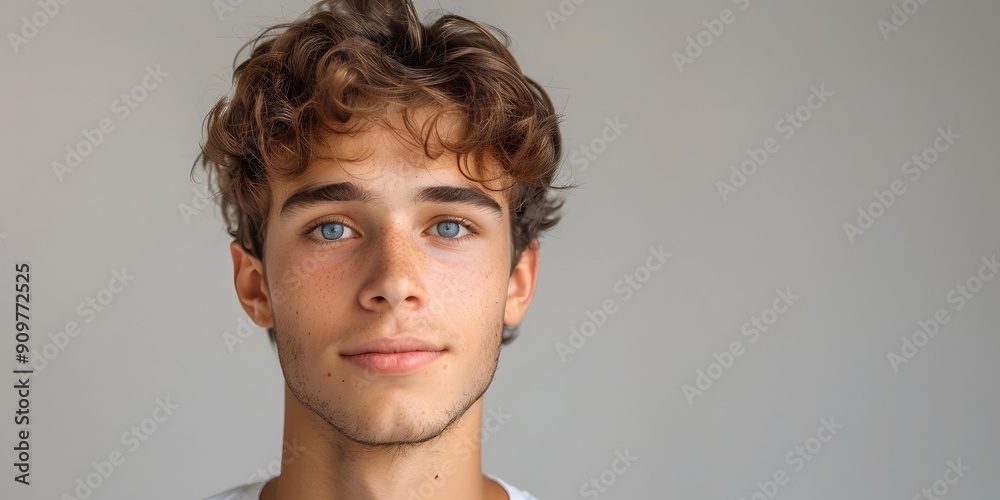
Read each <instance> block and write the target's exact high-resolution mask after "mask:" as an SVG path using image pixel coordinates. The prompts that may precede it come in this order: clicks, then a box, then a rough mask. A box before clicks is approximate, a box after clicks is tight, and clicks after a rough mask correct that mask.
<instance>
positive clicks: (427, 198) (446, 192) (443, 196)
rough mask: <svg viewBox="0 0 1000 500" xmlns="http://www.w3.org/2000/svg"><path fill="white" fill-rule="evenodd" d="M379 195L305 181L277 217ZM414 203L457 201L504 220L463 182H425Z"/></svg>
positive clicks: (356, 187) (484, 196)
mask: <svg viewBox="0 0 1000 500" xmlns="http://www.w3.org/2000/svg"><path fill="white" fill-rule="evenodd" d="M381 200H382V198H381V197H380V196H378V195H377V194H375V193H373V192H371V191H369V190H367V189H365V188H364V187H362V186H359V185H357V184H354V183H353V182H338V183H334V184H321V185H317V184H308V185H306V186H304V187H302V188H301V189H299V190H298V191H296V192H295V193H293V194H292V195H291V196H289V197H288V199H287V200H285V202H284V203H283V204H282V205H281V210H280V211H279V212H278V217H279V218H281V219H284V218H286V217H289V216H291V215H292V214H294V213H295V212H298V211H300V210H304V209H306V208H308V207H311V206H315V205H320V204H323V203H330V202H350V201H357V202H361V203H378V202H379V201H381ZM413 203H414V204H419V203H457V204H461V205H467V206H469V207H473V208H479V209H484V210H486V211H488V212H492V213H493V214H494V215H495V216H496V217H497V218H498V219H500V220H503V208H502V207H501V206H500V204H499V203H497V202H496V200H494V199H493V198H490V196H489V195H487V194H486V193H485V192H483V191H482V190H480V189H478V188H473V187H466V186H428V187H425V188H422V189H421V190H420V191H418V192H417V193H416V194H415V195H414V196H413Z"/></svg>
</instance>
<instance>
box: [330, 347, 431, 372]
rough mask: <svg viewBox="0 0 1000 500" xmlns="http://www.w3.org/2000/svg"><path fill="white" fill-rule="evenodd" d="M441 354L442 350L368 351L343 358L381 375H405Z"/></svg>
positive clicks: (429, 362) (427, 363)
mask: <svg viewBox="0 0 1000 500" xmlns="http://www.w3.org/2000/svg"><path fill="white" fill-rule="evenodd" d="M442 354H444V351H409V352H394V353H384V352H368V353H365V354H356V355H354V356H344V358H345V359H347V360H348V361H350V362H352V363H354V364H356V365H358V366H360V367H362V368H364V369H366V370H369V371H373V372H376V373H381V374H383V375H406V374H408V373H412V372H415V371H417V370H419V369H421V368H423V367H425V366H427V365H429V364H431V363H432V362H433V361H434V360H436V359H438V358H439V357H441V355H442Z"/></svg>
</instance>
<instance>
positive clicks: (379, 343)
mask: <svg viewBox="0 0 1000 500" xmlns="http://www.w3.org/2000/svg"><path fill="white" fill-rule="evenodd" d="M443 350H444V347H442V346H440V345H438V344H434V343H432V342H428V341H426V340H420V339H415V338H398V339H380V340H373V341H371V342H365V343H364V344H360V345H357V346H354V347H352V348H350V349H346V350H344V352H342V353H341V355H343V356H355V355H358V354H366V353H371V352H375V353H397V352H413V351H443Z"/></svg>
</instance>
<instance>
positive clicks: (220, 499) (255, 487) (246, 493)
mask: <svg viewBox="0 0 1000 500" xmlns="http://www.w3.org/2000/svg"><path fill="white" fill-rule="evenodd" d="M266 482H267V481H261V482H259V483H252V484H245V485H243V486H238V487H236V488H233V489H231V490H226V491H223V492H222V493H219V494H218V495H215V496H210V497H208V498H206V499H205V500H260V492H261V490H263V489H264V484H265V483H266Z"/></svg>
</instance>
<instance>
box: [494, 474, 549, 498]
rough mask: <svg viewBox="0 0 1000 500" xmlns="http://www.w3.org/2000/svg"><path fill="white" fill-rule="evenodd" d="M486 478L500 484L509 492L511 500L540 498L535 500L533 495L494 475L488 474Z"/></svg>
mask: <svg viewBox="0 0 1000 500" xmlns="http://www.w3.org/2000/svg"><path fill="white" fill-rule="evenodd" d="M484 474H485V473H484ZM486 476H487V477H489V478H490V479H492V480H494V481H496V482H497V483H499V484H500V486H502V487H503V489H504V490H505V491H506V492H507V496H509V497H510V500H538V498H535V496H534V495H532V494H531V493H528V492H527V491H524V490H522V489H520V488H517V487H516V486H513V485H512V484H510V483H508V482H507V481H504V480H503V479H500V478H499V477H496V476H494V475H492V474H486Z"/></svg>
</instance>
